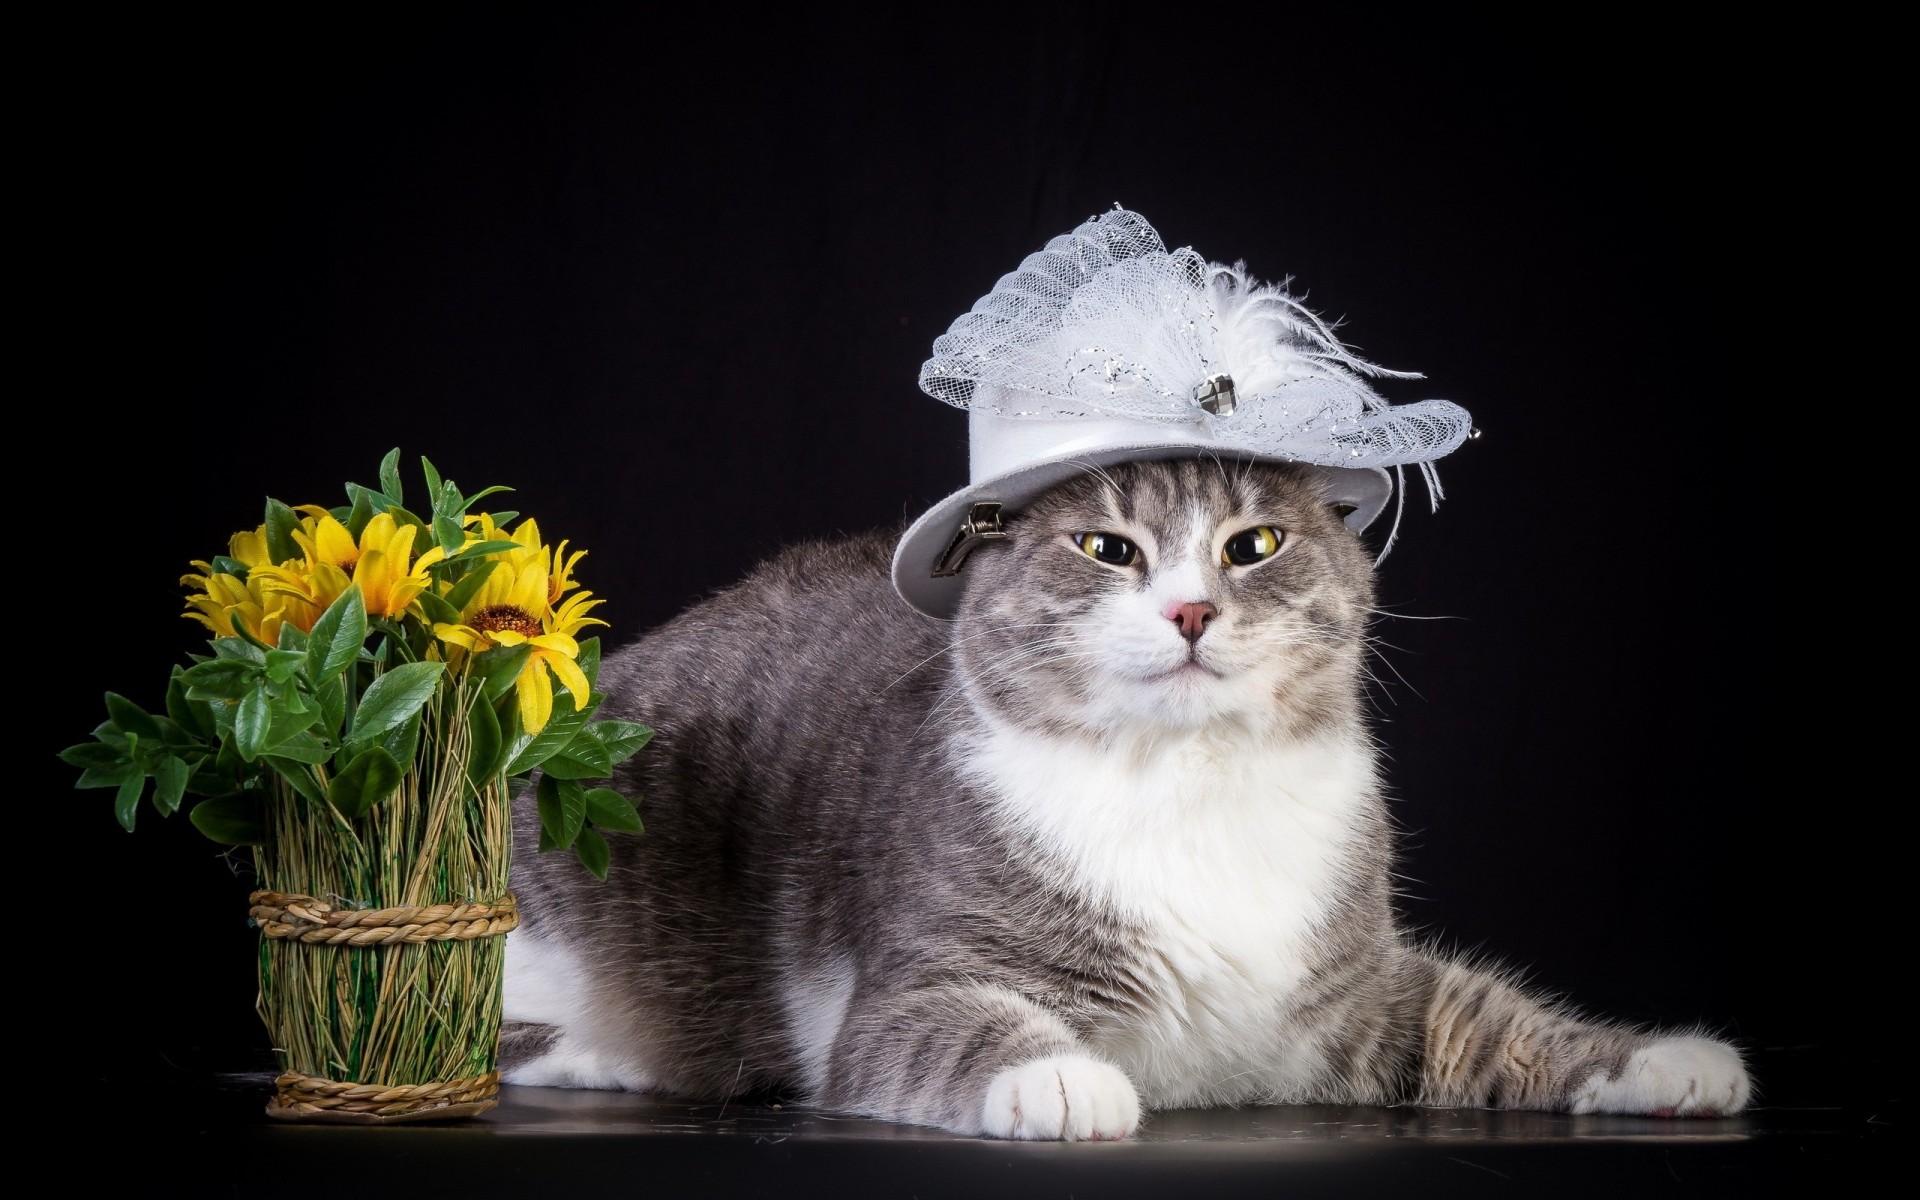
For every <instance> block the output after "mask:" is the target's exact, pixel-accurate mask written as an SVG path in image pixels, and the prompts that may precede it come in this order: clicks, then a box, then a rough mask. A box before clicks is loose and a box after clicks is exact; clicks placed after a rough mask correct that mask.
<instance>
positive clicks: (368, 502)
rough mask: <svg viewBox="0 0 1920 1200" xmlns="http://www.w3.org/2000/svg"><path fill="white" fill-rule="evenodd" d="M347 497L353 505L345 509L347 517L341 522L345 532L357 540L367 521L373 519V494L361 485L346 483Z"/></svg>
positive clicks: (364, 530)
mask: <svg viewBox="0 0 1920 1200" xmlns="http://www.w3.org/2000/svg"><path fill="white" fill-rule="evenodd" d="M347 497H348V499H350V500H351V501H352V502H353V507H351V508H349V509H348V510H347V519H346V520H345V521H343V522H341V524H343V525H345V526H346V527H347V532H348V533H349V534H350V535H352V537H353V540H354V541H356V542H357V541H359V540H360V535H361V534H362V533H364V532H366V528H367V522H369V521H371V520H373V494H372V493H371V492H369V491H367V489H365V488H363V487H355V486H354V485H352V484H348V485H347Z"/></svg>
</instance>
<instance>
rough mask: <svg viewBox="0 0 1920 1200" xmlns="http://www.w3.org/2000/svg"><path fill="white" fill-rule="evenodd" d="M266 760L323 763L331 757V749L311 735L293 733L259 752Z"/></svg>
mask: <svg viewBox="0 0 1920 1200" xmlns="http://www.w3.org/2000/svg"><path fill="white" fill-rule="evenodd" d="M261 754H262V756H263V757H266V758H286V759H291V760H293V761H294V762H303V763H323V762H326V761H328V760H329V759H331V758H332V757H333V748H332V747H331V746H329V745H327V744H326V743H325V742H323V741H321V740H320V739H319V738H317V737H315V736H313V735H312V734H311V733H304V732H302V733H294V734H291V735H289V736H288V737H284V738H282V739H280V740H279V741H277V742H272V743H270V744H268V746H267V748H266V749H265V750H263V751H261Z"/></svg>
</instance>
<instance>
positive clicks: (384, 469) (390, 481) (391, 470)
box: [380, 446, 405, 504]
mask: <svg viewBox="0 0 1920 1200" xmlns="http://www.w3.org/2000/svg"><path fill="white" fill-rule="evenodd" d="M380 490H381V491H383V492H385V493H386V494H387V495H389V496H392V497H393V500H394V503H396V504H398V503H399V502H400V501H401V500H402V499H404V498H405V496H404V494H403V493H402V492H401V490H400V447H398V446H395V447H394V448H393V449H391V450H389V451H387V456H386V457H385V458H383V459H381V460H380Z"/></svg>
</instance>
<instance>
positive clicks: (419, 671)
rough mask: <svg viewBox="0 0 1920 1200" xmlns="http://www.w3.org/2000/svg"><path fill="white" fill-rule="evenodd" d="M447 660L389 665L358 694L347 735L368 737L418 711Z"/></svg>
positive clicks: (370, 737) (365, 738)
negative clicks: (356, 704) (355, 708)
mask: <svg viewBox="0 0 1920 1200" xmlns="http://www.w3.org/2000/svg"><path fill="white" fill-rule="evenodd" d="M446 669H447V667H446V664H445V663H437V662H417V663H402V664H401V665H400V666H397V667H392V668H389V669H388V671H387V673H386V674H384V675H382V676H380V678H378V679H376V680H374V681H373V682H372V683H371V684H369V685H368V686H367V692H366V695H364V696H362V697H361V698H360V711H358V712H356V713H354V714H353V729H352V730H351V732H350V733H349V734H348V737H349V738H350V739H352V740H354V741H369V740H371V739H373V738H376V737H379V736H380V735H381V734H383V733H385V732H386V731H387V730H389V729H392V728H394V727H396V726H398V725H399V724H400V723H401V722H403V721H406V720H408V719H409V718H411V717H412V716H413V715H414V714H415V713H418V712H419V711H420V708H421V706H422V705H424V704H426V702H427V700H428V699H429V698H430V697H431V696H432V695H433V690H434V688H436V687H438V686H439V685H440V677H441V676H442V675H444V674H445V673H446Z"/></svg>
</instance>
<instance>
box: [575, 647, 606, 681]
mask: <svg viewBox="0 0 1920 1200" xmlns="http://www.w3.org/2000/svg"><path fill="white" fill-rule="evenodd" d="M576 661H578V662H579V664H580V669H581V670H582V671H584V672H586V676H587V683H588V685H589V686H591V685H593V684H595V683H598V682H599V681H600V639H599V638H597V637H590V638H588V639H587V640H586V641H584V642H581V643H580V657H579V658H578V659H577V660H576Z"/></svg>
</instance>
